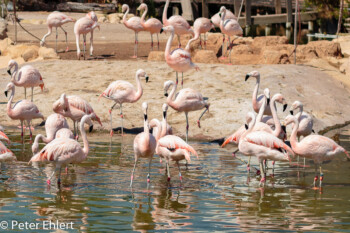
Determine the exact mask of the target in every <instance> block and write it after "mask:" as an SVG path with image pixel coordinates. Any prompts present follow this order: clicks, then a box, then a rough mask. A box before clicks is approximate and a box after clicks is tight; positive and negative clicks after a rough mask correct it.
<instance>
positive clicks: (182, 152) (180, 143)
mask: <svg viewBox="0 0 350 233" xmlns="http://www.w3.org/2000/svg"><path fill="white" fill-rule="evenodd" d="M156 152H157V154H158V155H159V156H160V157H161V158H164V159H165V161H166V168H167V171H168V181H170V169H169V163H170V160H172V161H175V162H176V164H177V167H178V168H179V177H180V181H181V182H182V175H181V169H180V164H179V161H181V160H184V159H186V162H188V161H191V154H193V155H195V156H197V158H198V154H197V152H196V151H195V149H193V148H192V147H191V146H190V145H188V144H187V143H186V142H185V141H184V140H182V139H181V138H179V137H177V136H175V135H166V136H164V137H162V138H160V139H159V140H158V143H157V148H156Z"/></svg>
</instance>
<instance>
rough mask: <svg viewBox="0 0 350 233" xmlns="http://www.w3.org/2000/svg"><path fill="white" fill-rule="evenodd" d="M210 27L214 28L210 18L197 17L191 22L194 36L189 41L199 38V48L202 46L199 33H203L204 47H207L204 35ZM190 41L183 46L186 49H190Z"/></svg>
mask: <svg viewBox="0 0 350 233" xmlns="http://www.w3.org/2000/svg"><path fill="white" fill-rule="evenodd" d="M210 29H215V27H214V24H213V23H212V22H211V21H210V19H207V18H204V17H201V18H197V19H196V20H195V21H194V23H193V31H194V37H193V38H192V39H191V40H190V41H191V42H192V41H195V40H198V38H199V45H200V46H201V48H203V46H202V37H201V34H204V40H203V41H204V49H207V40H206V38H205V35H206V33H207V32H209V31H210ZM190 41H189V42H188V43H187V45H186V48H185V50H187V51H189V50H190V43H191V42H190Z"/></svg>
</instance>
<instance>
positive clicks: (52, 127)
mask: <svg viewBox="0 0 350 233" xmlns="http://www.w3.org/2000/svg"><path fill="white" fill-rule="evenodd" d="M63 128H69V126H68V123H67V121H66V118H64V116H62V115H61V114H57V113H53V114H51V115H50V116H48V118H47V119H46V121H45V132H46V137H45V136H44V135H42V134H38V135H36V137H35V140H34V143H33V145H32V152H33V154H35V153H36V152H38V149H39V141H40V140H42V141H43V142H44V143H45V144H47V143H49V142H51V141H52V140H53V139H55V137H56V133H57V131H58V130H60V129H63Z"/></svg>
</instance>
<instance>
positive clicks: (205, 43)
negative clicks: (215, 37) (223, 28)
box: [204, 33, 207, 50]
mask: <svg viewBox="0 0 350 233" xmlns="http://www.w3.org/2000/svg"><path fill="white" fill-rule="evenodd" d="M204 49H205V50H207V38H206V33H204Z"/></svg>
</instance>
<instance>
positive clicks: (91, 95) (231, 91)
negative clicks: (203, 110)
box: [0, 60, 350, 140]
mask: <svg viewBox="0 0 350 233" xmlns="http://www.w3.org/2000/svg"><path fill="white" fill-rule="evenodd" d="M33 65H34V66H35V67H36V68H38V69H39V70H40V72H41V74H42V76H43V79H44V81H45V87H46V88H45V91H44V92H43V93H41V92H40V90H39V88H36V89H35V96H34V102H35V103H36V104H37V106H38V107H39V109H40V111H41V112H42V113H43V114H44V115H45V116H48V115H49V114H50V113H52V103H53V102H54V101H55V100H56V99H58V98H59V96H60V95H61V93H63V92H65V93H66V94H67V95H71V94H74V95H80V96H82V97H83V98H85V99H86V100H88V101H89V102H90V103H91V105H92V106H93V108H94V110H95V112H96V113H97V114H98V115H99V116H100V118H101V119H102V121H103V123H104V124H103V129H105V130H106V133H107V132H108V130H109V114H108V109H109V108H110V106H111V105H112V104H113V102H111V101H109V100H107V99H101V100H100V101H98V96H99V94H100V93H101V92H102V91H103V90H104V89H105V88H106V87H107V86H108V84H109V83H111V82H112V81H114V80H118V79H123V80H127V81H129V82H131V83H133V84H135V72H136V70H137V69H139V68H143V69H144V70H145V71H146V72H147V73H148V75H149V76H150V82H149V83H147V84H145V81H144V80H142V83H143V87H144V94H143V96H142V98H141V99H140V100H139V101H138V102H137V103H135V104H125V106H124V107H123V111H124V114H125V121H124V125H125V127H127V128H134V127H142V125H143V116H142V110H141V103H142V102H143V101H147V102H148V103H149V118H150V119H152V118H158V119H161V115H162V111H161V106H162V104H163V103H164V102H165V97H164V95H163V94H164V91H163V83H164V81H166V80H169V79H170V80H174V78H175V73H174V72H172V70H171V69H170V68H169V67H168V66H167V65H166V64H165V63H163V62H147V61H62V60H55V61H43V62H36V63H33ZM199 66H200V68H201V71H198V72H196V71H194V70H193V71H189V72H187V73H186V75H185V83H184V86H185V87H192V88H194V89H196V90H198V91H200V92H201V93H202V94H203V96H205V97H208V98H209V102H210V104H211V106H210V113H209V114H208V115H205V116H204V117H203V119H202V122H201V125H202V128H198V127H197V124H196V121H197V119H198V117H199V115H200V111H197V112H191V113H189V118H190V137H191V138H196V139H207V140H209V139H215V138H220V137H223V136H225V135H228V134H230V133H231V132H233V131H234V130H235V129H237V128H238V127H239V126H240V125H241V124H242V123H243V122H244V118H245V114H246V112H247V111H251V109H252V108H251V95H252V91H253V89H254V85H255V81H254V80H253V79H251V80H249V81H247V82H244V77H245V74H246V73H248V72H250V71H252V70H259V71H260V72H261V88H265V87H269V88H270V90H271V93H272V94H274V93H277V92H280V93H282V94H283V95H284V96H285V98H286V100H287V101H288V103H289V104H292V102H293V101H294V100H300V101H302V102H303V103H304V106H305V111H307V112H309V113H311V114H312V115H313V116H314V118H315V130H316V131H318V130H320V129H323V128H325V127H327V126H330V125H334V124H337V123H343V122H345V121H347V120H349V118H350V117H349V114H350V109H349V108H347V106H348V105H349V104H350V99H349V90H350V89H349V88H348V87H347V86H345V85H344V84H343V83H342V82H340V81H338V80H336V79H334V78H332V77H331V76H329V75H328V74H326V73H325V72H321V71H319V70H317V69H315V68H312V67H308V66H301V65H300V66H294V65H264V66H262V65H254V66H227V65H221V64H215V65H211V64H199ZM0 77H1V82H0V87H1V88H2V89H4V88H5V86H6V84H7V82H8V81H9V76H8V74H7V73H6V69H1V70H0ZM23 96H24V92H23V88H17V91H16V96H15V99H16V100H20V99H22V98H23ZM0 101H1V102H2V103H5V102H6V101H7V100H6V98H5V96H4V95H2V97H1V100H0ZM2 106H3V107H2V108H3V109H4V110H5V106H6V105H5V104H4V105H2ZM281 109H282V106H278V110H279V114H280V116H281V118H283V117H284V116H285V115H286V114H287V112H286V113H283V114H282V113H281ZM0 122H1V124H3V125H4V126H16V125H18V123H19V122H15V121H12V120H10V119H9V117H8V116H7V115H6V111H2V112H1V114H0ZM34 122H35V123H39V122H40V120H36V121H34ZM169 123H170V124H171V125H172V126H173V128H174V129H175V132H176V134H177V135H180V136H184V133H185V127H186V125H185V116H184V114H183V113H177V112H175V111H174V110H173V109H170V110H169ZM118 126H120V118H119V117H118V110H115V111H114V125H113V127H118Z"/></svg>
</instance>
